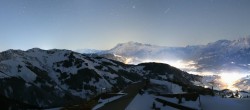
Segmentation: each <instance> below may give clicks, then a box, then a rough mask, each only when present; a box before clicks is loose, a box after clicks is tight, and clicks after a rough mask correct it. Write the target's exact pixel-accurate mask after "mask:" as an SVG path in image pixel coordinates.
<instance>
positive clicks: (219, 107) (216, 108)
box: [201, 96, 250, 110]
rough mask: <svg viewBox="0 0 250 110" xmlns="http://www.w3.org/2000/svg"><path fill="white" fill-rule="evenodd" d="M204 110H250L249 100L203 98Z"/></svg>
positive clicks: (202, 105) (216, 97)
mask: <svg viewBox="0 0 250 110" xmlns="http://www.w3.org/2000/svg"><path fill="white" fill-rule="evenodd" d="M201 107H202V108H203V110H249V108H250V99H249V98H243V99H239V98H221V97H218V96H215V97H212V96H201Z"/></svg>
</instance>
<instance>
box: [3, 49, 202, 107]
mask: <svg viewBox="0 0 250 110" xmlns="http://www.w3.org/2000/svg"><path fill="white" fill-rule="evenodd" d="M144 78H151V79H159V80H166V81H170V82H172V83H175V84H178V85H180V86H182V87H183V89H185V88H186V89H187V87H188V89H192V88H196V89H194V91H199V89H197V87H196V86H195V85H194V83H193V82H201V81H202V77H200V76H197V75H192V74H188V73H187V72H184V71H181V70H179V69H177V68H174V67H172V66H170V65H168V64H162V63H142V64H139V65H126V64H124V63H121V62H118V61H114V60H110V59H107V58H104V57H99V56H90V55H87V54H80V53H76V52H73V51H70V50H57V49H53V50H41V49H39V48H33V49H30V50H27V51H22V50H7V51H4V52H1V53H0V96H1V97H4V98H1V100H0V101H1V102H4V103H5V106H7V107H12V108H15V107H17V108H19V107H20V106H22V107H24V108H25V107H31V108H35V107H42V108H50V107H61V106H66V105H74V104H76V103H79V102H82V101H85V100H87V99H88V98H91V97H93V96H95V95H97V94H100V93H102V92H104V91H117V90H121V89H122V88H124V87H126V85H128V84H131V83H133V82H138V81H141V80H142V79H144ZM200 88H201V89H202V87H200ZM2 100H3V101H2ZM6 109H8V108H6Z"/></svg>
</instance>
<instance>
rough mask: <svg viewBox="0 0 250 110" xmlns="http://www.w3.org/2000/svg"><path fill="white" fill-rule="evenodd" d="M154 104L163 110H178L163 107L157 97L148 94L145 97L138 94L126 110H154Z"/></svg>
mask: <svg viewBox="0 0 250 110" xmlns="http://www.w3.org/2000/svg"><path fill="white" fill-rule="evenodd" d="M153 102H155V105H156V107H160V108H161V110H177V109H175V108H172V107H169V106H165V107H163V106H162V104H161V103H159V102H156V101H155V96H153V95H150V94H147V93H145V94H143V95H140V94H137V95H136V96H135V98H134V100H132V101H131V102H130V104H129V105H128V106H127V108H126V109H125V110H152V106H153Z"/></svg>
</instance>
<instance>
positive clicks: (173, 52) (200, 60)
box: [81, 36, 250, 73]
mask: <svg viewBox="0 0 250 110" xmlns="http://www.w3.org/2000/svg"><path fill="white" fill-rule="evenodd" d="M81 52H83V53H84V51H81ZM93 53H96V54H98V55H99V56H104V57H107V58H111V59H113V60H118V61H121V62H124V63H128V64H138V63H142V62H153V61H155V62H162V63H169V64H170V65H171V63H176V62H177V61H181V62H182V63H187V62H190V61H192V62H193V63H191V64H187V65H186V66H190V67H195V70H196V71H200V72H201V71H211V72H214V73H216V72H218V71H235V70H237V71H239V72H242V73H246V72H249V71H248V70H249V69H250V36H249V37H244V38H239V39H236V40H219V41H216V42H213V43H209V44H207V45H194V46H186V47H166V46H157V45H150V44H142V43H137V42H128V43H121V44H118V45H116V46H115V47H114V48H112V49H110V50H105V51H97V52H93ZM173 66H177V67H178V64H177V65H175V64H173ZM180 68H181V67H180Z"/></svg>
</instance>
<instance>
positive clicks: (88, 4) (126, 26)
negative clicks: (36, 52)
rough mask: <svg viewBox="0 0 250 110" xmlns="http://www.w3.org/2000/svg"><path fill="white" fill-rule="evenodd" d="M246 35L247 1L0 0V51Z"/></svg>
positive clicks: (182, 42) (249, 26)
mask: <svg viewBox="0 0 250 110" xmlns="http://www.w3.org/2000/svg"><path fill="white" fill-rule="evenodd" d="M248 35H250V0H0V44H1V45H0V51H3V50H7V49H23V50H26V49H30V48H34V47H38V48H42V49H52V48H59V49H71V50H76V49H84V48H90V49H110V48H112V47H114V46H115V45H116V44H117V43H124V42H128V41H136V42H141V43H148V44H154V45H162V46H186V45H200V44H207V43H209V42H213V41H216V40H219V39H229V40H232V39H237V38H239V37H245V36H248Z"/></svg>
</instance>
